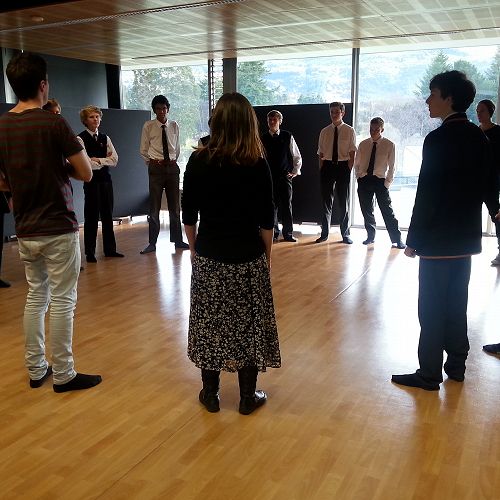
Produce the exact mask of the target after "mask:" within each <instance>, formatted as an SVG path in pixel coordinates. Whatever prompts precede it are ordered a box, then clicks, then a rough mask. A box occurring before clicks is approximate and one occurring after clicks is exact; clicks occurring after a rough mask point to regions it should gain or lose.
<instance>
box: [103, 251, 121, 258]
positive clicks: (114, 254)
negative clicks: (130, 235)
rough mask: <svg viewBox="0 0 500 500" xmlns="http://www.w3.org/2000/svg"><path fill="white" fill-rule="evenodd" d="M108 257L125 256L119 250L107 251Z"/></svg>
mask: <svg viewBox="0 0 500 500" xmlns="http://www.w3.org/2000/svg"><path fill="white" fill-rule="evenodd" d="M104 255H105V256H106V257H125V255H123V254H122V253H119V252H111V253H105V254H104Z"/></svg>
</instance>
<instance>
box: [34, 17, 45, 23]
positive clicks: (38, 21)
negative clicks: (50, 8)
mask: <svg viewBox="0 0 500 500" xmlns="http://www.w3.org/2000/svg"><path fill="white" fill-rule="evenodd" d="M31 20H32V21H33V22H34V23H42V22H43V21H44V19H43V17H42V16H31Z"/></svg>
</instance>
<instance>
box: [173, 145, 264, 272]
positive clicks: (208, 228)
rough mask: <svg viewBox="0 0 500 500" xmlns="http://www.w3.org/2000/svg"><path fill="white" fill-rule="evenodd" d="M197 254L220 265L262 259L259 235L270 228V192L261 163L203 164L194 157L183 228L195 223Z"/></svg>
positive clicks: (202, 156)
mask: <svg viewBox="0 0 500 500" xmlns="http://www.w3.org/2000/svg"><path fill="white" fill-rule="evenodd" d="M198 214H199V220H200V223H199V227H198V234H197V237H196V244H195V250H196V253H197V254H199V255H201V256H203V257H208V258H211V259H214V260H217V261H220V262H227V263H242V262H249V261H251V260H254V259H256V258H258V257H259V256H261V255H262V254H263V253H264V250H265V249H264V243H263V241H262V238H261V236H260V229H261V228H262V229H272V228H273V226H274V205H273V189H272V181H271V174H270V171H269V166H268V164H267V162H266V160H264V159H259V160H258V161H257V163H255V164H254V165H234V164H232V163H230V162H229V161H228V160H221V159H220V158H219V159H212V161H209V160H208V153H207V152H206V151H202V152H197V151H195V152H194V153H193V154H192V155H191V158H190V159H189V162H188V164H187V167H186V172H185V174H184V185H183V193H182V222H183V223H184V224H186V225H189V226H192V225H195V224H196V223H197V222H198Z"/></svg>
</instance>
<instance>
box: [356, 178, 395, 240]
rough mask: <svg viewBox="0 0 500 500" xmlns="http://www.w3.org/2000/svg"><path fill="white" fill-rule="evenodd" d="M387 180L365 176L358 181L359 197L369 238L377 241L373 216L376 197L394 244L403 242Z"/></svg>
mask: <svg viewBox="0 0 500 500" xmlns="http://www.w3.org/2000/svg"><path fill="white" fill-rule="evenodd" d="M384 182H385V179H380V178H379V177H376V176H375V175H370V176H368V175H365V176H364V177H360V178H359V179H358V197H359V206H360V207H361V212H362V214H363V218H364V220H365V229H366V232H367V235H368V238H369V239H371V240H373V239H375V231H376V222H375V216H374V215H373V209H374V197H376V198H377V203H378V206H379V208H380V212H381V213H382V217H383V218H384V222H385V227H386V228H387V232H388V233H389V237H390V238H391V241H392V242H393V243H397V242H398V241H400V240H401V231H400V230H399V224H398V221H397V219H396V217H395V216H394V211H393V210H392V201H391V197H390V196H389V190H388V189H387V188H386V187H385V184H384Z"/></svg>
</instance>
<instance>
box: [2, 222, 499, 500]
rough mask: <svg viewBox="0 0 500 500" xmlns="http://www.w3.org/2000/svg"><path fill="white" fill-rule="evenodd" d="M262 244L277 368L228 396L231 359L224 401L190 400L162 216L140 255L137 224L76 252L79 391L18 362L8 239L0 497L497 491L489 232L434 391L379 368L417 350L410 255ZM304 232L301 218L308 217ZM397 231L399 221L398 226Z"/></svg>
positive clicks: (180, 297)
mask: <svg viewBox="0 0 500 500" xmlns="http://www.w3.org/2000/svg"><path fill="white" fill-rule="evenodd" d="M302 229H303V230H304V234H301V233H300V232H297V233H296V237H297V238H298V240H299V241H298V243H286V242H279V243H277V244H276V245H275V246H274V252H273V262H272V281H273V289H274V298H275V306H276V313H277V319H278V325H279V333H280V340H281V349H282V357H283V367H282V368H281V369H279V370H269V371H268V372H267V373H265V374H263V375H262V376H261V377H260V378H259V384H258V385H259V386H260V387H262V388H264V389H265V390H266V391H267V392H268V394H269V401H268V403H267V404H266V405H265V406H264V407H263V408H261V409H259V410H258V411H257V412H255V413H254V414H253V415H251V416H248V417H245V416H242V415H240V414H239V413H238V399H239V396H238V389H237V381H236V376H235V375H234V374H223V376H222V388H221V411H220V413H217V414H209V413H207V412H206V411H205V410H204V409H203V407H201V405H200V404H199V403H198V400H197V396H198V391H199V386H200V381H199V374H198V371H197V370H196V369H195V367H194V366H193V365H192V364H191V363H190V362H189V360H188V359H187V358H186V354H185V352H186V332H187V324H188V315H189V280H190V273H191V268H190V258H189V252H182V251H175V249H174V248H173V245H172V244H171V243H169V241H168V231H167V230H165V229H163V230H162V232H161V233H160V234H161V238H160V241H159V243H158V251H157V252H156V254H149V255H140V254H139V251H140V250H141V249H142V248H143V247H144V245H145V243H146V242H147V232H148V229H147V224H145V223H138V224H125V225H122V226H120V227H117V228H116V238H117V241H118V248H119V249H120V251H121V252H123V253H124V254H125V258H124V259H105V258H104V257H102V254H100V253H99V252H98V253H97V259H98V262H97V264H86V265H85V267H86V269H85V270H84V271H83V272H82V274H81V278H80V283H79V300H78V307H77V310H76V315H75V342H74V344H75V349H74V350H75V358H76V366H77V369H80V370H82V371H87V372H88V373H101V374H102V376H103V383H102V384H101V385H99V386H98V387H96V388H95V389H92V390H89V391H82V392H80V393H67V394H55V393H54V392H53V391H52V388H51V385H50V383H49V384H46V385H44V386H43V387H42V388H40V389H37V390H32V389H30V388H29V387H28V380H27V374H26V372H25V369H24V367H23V338H22V331H21V326H22V323H21V321H22V313H23V306H24V299H25V294H26V284H25V282H24V276H23V269H22V266H21V263H20V261H19V258H18V255H17V244H16V243H11V244H7V245H6V246H5V248H4V266H3V273H2V276H3V277H4V278H5V279H8V280H9V281H10V282H11V283H12V287H11V288H10V289H5V290H0V318H1V319H0V321H1V327H0V328H1V338H2V343H3V346H2V350H1V353H0V365H1V366H2V369H3V370H2V371H3V380H2V382H3V383H2V384H1V386H0V428H1V429H2V432H1V433H0V448H1V450H2V453H0V484H1V485H2V487H1V491H2V493H1V494H0V496H1V497H2V499H3V498H16V499H17V498H30V499H31V498H37V499H38V498H64V499H90V498H103V499H122V498H123V499H124V498H127V499H129V498H137V499H157V498H158V499H159V498H161V499H163V498H165V499H214V500H215V499H217V500H220V499H238V500H241V499H244V500H247V499H248V500H250V499H256V498H259V499H300V500H302V499H304V500H306V499H307V500H309V499H321V500H323V499H381V500H387V499H390V500H392V499H397V500H399V499H417V498H426V499H440V500H441V499H450V500H452V499H453V500H454V499H480V498H485V499H494V498H499V497H500V494H499V492H500V437H499V436H500V433H499V432H498V431H499V430H500V426H499V422H500V418H499V411H500V410H499V408H500V407H499V403H498V393H499V386H500V359H498V358H497V357H495V356H489V355H487V354H484V353H483V352H482V351H481V347H482V345H483V344H485V343H491V342H500V327H499V325H500V317H499V316H500V308H499V307H498V303H499V302H500V286H499V283H500V268H495V267H491V266H490V260H491V259H492V258H493V257H494V256H495V255H496V253H497V249H496V241H495V239H494V238H485V239H484V242H483V247H484V251H483V254H482V255H480V256H476V257H474V258H473V270H472V278H471V287H470V302H469V329H470V343H471V351H470V355H469V360H468V368H467V372H466V380H465V382H464V383H463V384H459V383H456V382H453V381H448V380H446V381H445V382H444V383H443V384H442V387H441V390H440V391H439V392H436V393H430V392H426V391H421V390H418V389H409V388H402V387H399V386H396V385H393V384H391V382H390V377H391V374H392V373H404V372H409V371H413V370H414V369H415V368H416V367H417V355H416V350H417V342H418V333H419V328H418V321H417V272H418V260H416V259H415V260H413V259H408V258H406V257H405V256H404V255H403V252H402V251H401V250H396V249H391V247H390V241H389V238H388V236H387V233H386V232H385V231H379V232H378V233H377V239H376V243H375V245H373V246H370V247H366V246H364V245H362V244H361V242H362V241H363V239H364V238H365V233H364V231H362V230H353V231H352V238H353V239H354V244H353V245H343V244H341V243H339V240H340V237H339V234H338V232H337V231H334V232H333V234H332V235H331V238H330V240H329V241H328V242H327V243H322V244H314V243H313V242H314V240H315V239H316V238H317V230H316V228H310V227H304V228H302ZM305 233H308V234H305ZM404 236H405V235H404Z"/></svg>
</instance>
